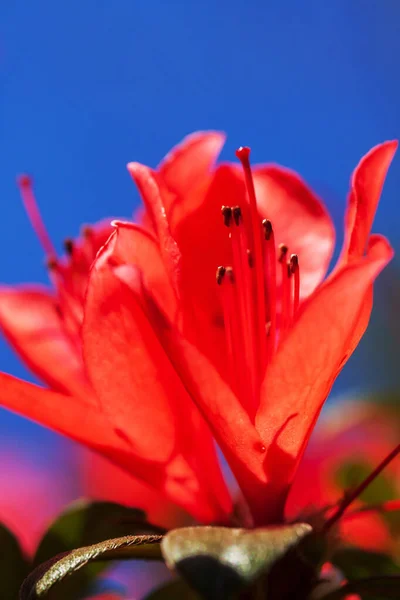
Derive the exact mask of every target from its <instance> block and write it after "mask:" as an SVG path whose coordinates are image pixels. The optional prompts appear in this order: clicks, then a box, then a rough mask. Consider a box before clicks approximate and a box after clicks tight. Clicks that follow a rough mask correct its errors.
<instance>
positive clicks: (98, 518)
mask: <svg viewBox="0 0 400 600" xmlns="http://www.w3.org/2000/svg"><path fill="white" fill-rule="evenodd" d="M161 533H163V530H161V529H160V528H158V527H156V526H154V525H150V524H149V523H147V522H146V514H145V513H144V512H143V511H141V510H139V509H137V508H128V507H126V506H121V505H119V504H115V503H114V502H88V501H83V500H80V501H78V502H75V503H74V504H72V505H71V506H70V507H69V508H68V509H67V510H66V511H65V512H64V513H62V514H61V515H60V516H59V517H58V518H57V519H56V520H55V521H54V523H53V524H52V525H51V527H50V528H49V529H48V531H47V532H46V533H45V535H44V537H43V538H42V540H41V542H40V544H39V546H38V549H37V551H36V554H35V556H34V559H33V567H36V566H38V565H40V564H42V563H44V562H46V561H47V560H50V559H51V558H52V557H53V556H56V555H58V554H61V553H63V552H67V551H69V550H74V549H75V548H81V547H82V546H89V545H92V544H96V543H99V542H102V541H103V540H107V539H110V538H116V537H122V536H125V535H142V534H161ZM109 564H110V563H109V562H102V563H101V562H96V563H92V564H90V565H89V566H88V567H87V568H86V569H84V570H83V571H78V572H77V573H75V574H74V575H73V577H70V578H68V580H67V581H66V582H64V584H63V585H62V586H60V588H57V590H56V592H55V593H54V595H53V593H52V592H51V593H50V595H49V600H52V597H53V598H54V599H55V600H70V599H71V598H75V597H77V595H78V593H80V594H82V593H84V592H86V590H87V589H88V587H89V585H90V584H91V583H92V581H93V579H94V578H95V577H97V576H98V575H99V574H100V573H101V572H102V571H104V569H105V568H106V567H108V566H109Z"/></svg>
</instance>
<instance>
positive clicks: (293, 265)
mask: <svg viewBox="0 0 400 600" xmlns="http://www.w3.org/2000/svg"><path fill="white" fill-rule="evenodd" d="M298 268H299V257H298V256H297V254H292V255H291V257H290V270H291V271H292V273H295V272H296V271H297V269H298Z"/></svg>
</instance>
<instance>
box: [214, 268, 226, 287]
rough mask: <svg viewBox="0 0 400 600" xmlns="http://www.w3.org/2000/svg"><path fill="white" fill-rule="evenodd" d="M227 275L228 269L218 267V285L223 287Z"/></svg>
mask: <svg viewBox="0 0 400 600" xmlns="http://www.w3.org/2000/svg"><path fill="white" fill-rule="evenodd" d="M225 273H226V268H225V267H218V269H217V274H216V279H217V283H218V285H221V283H222V280H223V278H224V276H225Z"/></svg>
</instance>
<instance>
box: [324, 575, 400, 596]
mask: <svg viewBox="0 0 400 600" xmlns="http://www.w3.org/2000/svg"><path fill="white" fill-rule="evenodd" d="M350 594H361V596H362V599H363V600H391V599H392V598H393V599H394V600H399V598H400V575H388V576H386V577H385V576H382V577H368V578H367V579H359V580H358V581H351V582H349V583H346V585H344V586H342V587H341V588H338V589H337V590H335V591H333V592H330V593H329V594H327V595H325V596H323V597H322V598H321V599H320V600H343V599H345V598H346V596H348V595H350Z"/></svg>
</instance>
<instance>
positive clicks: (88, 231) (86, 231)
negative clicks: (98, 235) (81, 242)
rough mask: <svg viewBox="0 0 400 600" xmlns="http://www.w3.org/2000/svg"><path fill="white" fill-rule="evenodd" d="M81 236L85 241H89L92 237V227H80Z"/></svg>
mask: <svg viewBox="0 0 400 600" xmlns="http://www.w3.org/2000/svg"><path fill="white" fill-rule="evenodd" d="M82 236H83V237H84V238H86V239H90V238H91V237H92V236H93V227H90V225H84V226H83V227H82Z"/></svg>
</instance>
